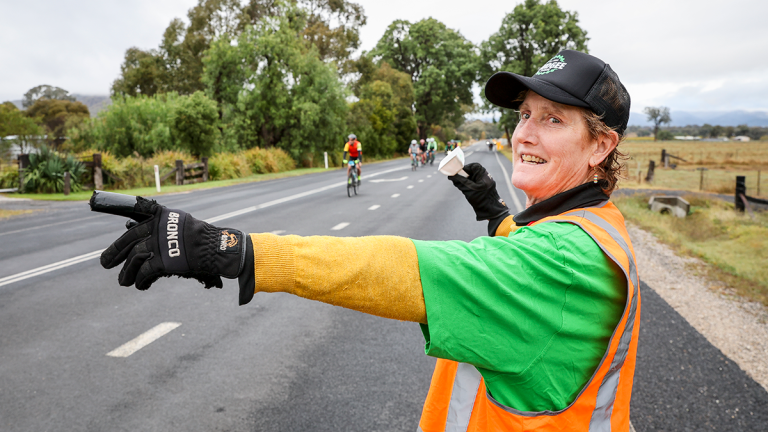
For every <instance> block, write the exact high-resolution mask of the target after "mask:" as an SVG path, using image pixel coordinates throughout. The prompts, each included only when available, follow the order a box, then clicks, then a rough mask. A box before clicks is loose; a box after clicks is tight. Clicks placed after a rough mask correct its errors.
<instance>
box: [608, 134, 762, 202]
mask: <svg viewBox="0 0 768 432" xmlns="http://www.w3.org/2000/svg"><path fill="white" fill-rule="evenodd" d="M620 149H621V150H622V151H623V152H624V153H626V154H627V155H628V156H629V158H630V159H629V160H627V161H626V162H625V163H626V168H627V170H626V172H625V175H626V176H627V179H626V180H622V181H621V182H620V183H619V186H620V187H622V188H628V189H633V188H638V187H642V188H648V187H650V188H659V189H681V190H690V191H698V190H703V191H705V192H716V193H726V194H730V193H733V192H734V190H735V188H736V176H745V177H746V183H747V194H748V195H752V196H761V197H766V196H768V142H766V141H753V142H746V143H742V142H707V141H658V142H654V141H651V140H647V139H645V140H642V139H629V140H627V141H625V142H624V143H622V144H621V147H620ZM662 149H666V150H667V152H668V153H670V154H672V155H675V156H678V157H681V158H683V159H685V161H681V160H677V159H670V162H671V163H675V164H677V168H676V169H672V168H666V169H665V168H663V167H660V165H661V150H662ZM651 160H653V161H655V162H656V172H655V176H654V180H653V183H651V184H648V183H645V181H644V180H643V181H638V177H642V179H645V176H646V174H647V172H648V162H649V161H651ZM697 168H706V169H707V170H706V171H704V181H703V185H702V182H701V171H699V170H697ZM758 171H760V172H761V175H760V184H759V194H758V182H757V179H758Z"/></svg>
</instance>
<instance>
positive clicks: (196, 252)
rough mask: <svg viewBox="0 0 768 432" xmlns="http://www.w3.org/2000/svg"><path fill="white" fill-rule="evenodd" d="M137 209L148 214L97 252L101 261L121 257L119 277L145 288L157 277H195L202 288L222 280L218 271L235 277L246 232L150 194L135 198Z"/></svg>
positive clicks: (104, 264) (113, 263)
mask: <svg viewBox="0 0 768 432" xmlns="http://www.w3.org/2000/svg"><path fill="white" fill-rule="evenodd" d="M134 211H135V212H136V213H140V214H143V215H147V217H148V219H146V220H144V221H143V222H141V223H139V224H136V225H134V226H133V227H131V228H130V229H129V230H128V231H127V232H126V233H125V234H123V235H122V236H120V238H119V239H117V241H115V242H114V243H112V244H111V245H110V246H109V247H108V248H107V249H106V250H105V251H104V252H102V254H101V265H102V267H104V268H108V269H109V268H112V267H115V266H117V265H118V264H120V263H121V262H123V261H125V265H124V266H123V269H122V270H121V271H120V275H119V276H118V281H119V283H120V285H122V286H131V285H133V284H134V283H135V284H136V288H138V289H140V290H145V289H147V288H149V286H150V285H152V283H154V282H155V281H156V280H157V279H159V278H161V277H167V276H172V275H176V276H179V277H183V278H192V279H197V280H198V281H200V283H202V284H204V285H205V287H206V288H210V287H214V286H215V287H217V288H221V287H222V286H223V284H222V281H221V276H223V277H225V278H230V279H234V278H236V277H237V276H238V275H239V274H240V272H241V270H242V269H243V267H244V264H245V252H246V245H245V240H246V239H245V236H244V235H243V233H242V232H240V231H238V230H234V229H225V228H218V227H215V226H213V225H210V224H207V223H205V222H203V221H199V220H197V219H195V218H193V217H192V215H190V214H188V213H186V212H184V211H181V210H170V209H168V208H166V207H164V206H162V205H160V204H158V203H157V202H155V201H154V200H148V199H145V198H142V197H137V198H136V205H135V208H134Z"/></svg>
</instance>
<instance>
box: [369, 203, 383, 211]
mask: <svg viewBox="0 0 768 432" xmlns="http://www.w3.org/2000/svg"><path fill="white" fill-rule="evenodd" d="M379 207H381V206H380V205H378V204H374V205H372V206H370V207H368V210H376V209H377V208H379Z"/></svg>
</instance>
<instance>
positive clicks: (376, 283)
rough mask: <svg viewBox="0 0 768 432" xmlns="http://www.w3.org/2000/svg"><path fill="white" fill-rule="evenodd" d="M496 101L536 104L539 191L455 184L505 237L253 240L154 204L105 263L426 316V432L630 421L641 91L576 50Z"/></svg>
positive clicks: (516, 138)
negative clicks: (431, 359)
mask: <svg viewBox="0 0 768 432" xmlns="http://www.w3.org/2000/svg"><path fill="white" fill-rule="evenodd" d="M486 96H487V97H488V99H489V100H490V101H491V102H493V103H495V104H497V105H499V106H502V107H505V108H510V109H518V110H519V111H520V123H519V124H518V126H517V128H516V129H515V133H514V135H513V137H512V144H513V147H514V150H515V161H514V173H513V175H512V182H513V184H514V185H515V186H516V187H517V188H519V189H521V190H523V191H524V192H525V193H526V196H527V203H526V207H527V208H526V210H525V211H523V212H521V213H519V214H517V215H515V216H514V217H512V216H509V213H508V209H507V207H506V205H505V204H504V202H503V201H502V200H501V199H500V198H499V196H498V194H497V193H496V189H495V182H494V181H493V179H492V178H491V177H490V176H489V175H488V174H487V172H486V171H485V169H484V168H483V167H482V166H480V165H479V164H469V165H467V166H466V167H465V171H467V173H469V174H470V175H469V177H468V178H464V177H462V176H455V177H451V178H450V179H451V181H453V182H454V184H455V185H456V187H457V188H459V189H460V190H461V191H462V192H463V193H464V194H465V196H466V198H467V200H468V201H469V203H470V204H471V205H472V207H473V208H474V210H475V213H476V216H477V219H478V220H488V221H489V236H488V237H481V238H478V239H476V240H474V241H472V242H470V243H464V242H459V241H451V242H430V241H416V240H410V239H406V238H400V237H390V236H374V237H362V238H334V237H299V236H283V237H279V236H275V235H271V234H250V235H248V236H245V235H243V234H242V233H241V232H239V231H237V230H231V229H226V230H225V229H222V228H217V227H214V226H211V225H209V224H206V223H204V222H201V221H198V220H196V219H194V218H193V217H191V216H190V215H188V214H186V213H185V212H183V211H179V210H169V209H166V208H165V207H163V206H160V205H158V204H156V203H154V201H148V200H143V199H140V200H139V202H138V204H137V205H136V210H137V211H140V212H143V213H146V214H147V215H151V218H150V219H148V220H147V221H145V222H142V223H141V224H139V225H137V226H136V227H134V228H132V229H131V230H129V231H128V232H126V233H125V234H124V235H123V236H122V237H121V238H120V239H118V240H117V241H116V242H115V243H114V244H113V245H112V246H110V247H109V248H108V249H107V250H106V251H105V252H104V253H103V255H102V261H101V262H102V265H103V266H104V267H106V268H111V267H114V266H116V265H118V264H120V263H121V262H122V261H123V260H125V261H126V264H125V266H124V268H123V271H122V272H121V273H120V277H119V281H120V283H121V285H125V286H130V285H133V284H134V283H135V284H136V287H137V288H139V289H147V288H148V287H149V286H150V285H151V284H152V282H154V281H155V280H157V278H159V277H162V276H168V275H172V274H173V275H180V276H183V277H191V278H196V279H198V280H200V281H201V282H203V283H204V284H205V285H206V287H210V286H219V287H220V286H221V279H220V276H224V277H228V278H238V279H239V283H240V303H241V304H246V303H248V302H249V301H250V300H251V298H252V297H253V295H254V292H258V291H264V292H288V293H292V294H295V295H298V296H301V297H305V298H309V299H313V300H318V301H322V302H325V303H330V304H334V305H338V306H343V307H347V308H350V309H354V310H358V311H362V312H366V313H370V314H373V315H378V316H382V317H386V318H394V319H399V320H408V321H413V322H418V323H421V324H422V331H423V333H424V337H425V340H426V352H427V354H428V355H431V356H435V357H438V362H437V365H436V368H435V372H434V375H433V378H432V385H431V387H430V391H429V395H428V397H427V400H426V402H425V404H424V410H423V414H422V419H421V422H420V425H419V426H420V430H422V431H433V430H450V431H459V430H461V431H465V430H472V431H490V430H553V431H554V430H557V431H564V430H574V431H576V430H579V431H581V430H623V431H626V430H628V429H629V400H630V396H631V390H632V377H633V374H634V363H635V353H636V350H637V336H638V329H639V328H638V325H639V313H640V297H639V292H638V291H637V289H638V280H637V271H636V266H635V263H634V256H633V252H632V248H631V243H630V241H629V236H628V234H627V232H626V230H625V229H624V223H623V219H622V217H621V214H620V213H619V211H618V210H617V209H616V207H615V206H613V204H611V203H610V202H609V201H608V198H609V196H610V193H611V191H612V190H613V189H614V188H615V185H616V178H617V173H618V168H619V167H618V163H617V158H618V156H619V153H618V152H617V150H616V146H617V145H618V143H619V141H620V140H621V137H622V135H623V133H624V130H625V128H626V125H627V120H628V116H629V95H628V94H627V93H626V90H625V89H624V87H623V86H622V85H621V83H620V82H619V80H618V77H617V76H616V74H615V73H613V71H612V70H611V69H610V67H609V66H608V65H606V64H605V63H603V62H602V61H600V60H599V59H597V58H595V57H592V56H589V55H587V54H583V53H579V52H575V51H563V52H561V53H560V54H558V55H557V56H556V57H555V58H553V59H552V60H550V61H549V62H547V63H546V64H545V65H544V66H542V68H541V69H539V71H538V72H537V73H536V75H534V76H533V77H521V76H518V75H515V74H510V73H505V72H502V73H499V74H496V75H494V76H493V77H492V78H491V79H490V80H489V81H488V83H487V84H486ZM233 236H234V237H233ZM171 237H173V240H171ZM232 238H235V239H237V241H232V240H231V239H232ZM225 239H230V240H229V241H227V242H225ZM166 240H167V242H166ZM177 240H178V241H177ZM172 241H173V249H170V248H171V242H172ZM166 243H168V245H167V246H166ZM350 249H352V250H355V251H357V253H356V259H355V260H354V262H353V263H350V261H349V260H347V259H346V258H345V257H346V252H347V251H349V250H350ZM171 250H172V251H173V252H171ZM446 262H451V263H455V264H452V265H451V266H450V267H447V266H445V265H444V263H446Z"/></svg>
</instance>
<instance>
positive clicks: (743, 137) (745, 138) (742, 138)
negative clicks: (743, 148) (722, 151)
mask: <svg viewBox="0 0 768 432" xmlns="http://www.w3.org/2000/svg"><path fill="white" fill-rule="evenodd" d="M733 140H734V141H741V142H749V137H748V136H744V135H739V136H735V137H733Z"/></svg>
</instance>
